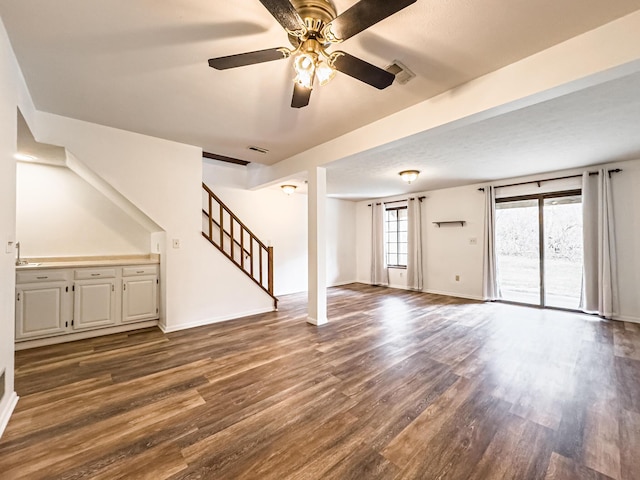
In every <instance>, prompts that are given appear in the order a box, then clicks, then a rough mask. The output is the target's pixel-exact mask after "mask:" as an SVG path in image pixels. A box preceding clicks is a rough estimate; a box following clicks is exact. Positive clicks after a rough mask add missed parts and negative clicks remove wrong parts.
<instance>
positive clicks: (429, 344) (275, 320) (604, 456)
mask: <svg viewBox="0 0 640 480" xmlns="http://www.w3.org/2000/svg"><path fill="white" fill-rule="evenodd" d="M305 312H306V298H305V296H304V295H293V296H288V297H283V298H282V299H281V302H280V311H279V312H275V313H269V314H264V315H258V316H254V317H251V318H246V319H240V320H236V321H231V322H225V323H221V324H216V325H212V326H207V327H202V328H197V329H192V330H187V331H182V332H177V333H171V334H167V335H165V334H163V333H162V332H160V331H159V330H157V329H148V330H144V331H140V332H136V333H130V334H120V335H112V336H108V337H101V338H96V339H91V340H83V341H79V342H74V343H68V344H64V345H58V346H51V347H44V348H39V349H33V350H28V351H23V352H18V353H17V355H16V363H17V374H16V375H17V378H16V389H17V392H18V394H19V395H20V397H21V399H20V402H19V403H18V407H17V409H16V412H15V414H14V416H13V418H12V419H11V421H10V423H9V426H8V428H7V430H6V432H5V434H4V436H3V438H2V439H1V440H0V478H2V479H4V480H14V479H22V478H26V479H44V478H47V479H89V478H90V479H108V480H115V479H120V478H126V479H143V478H148V479H153V480H159V479H172V480H177V479H260V480H267V479H278V480H282V479H304V480H311V479H358V480H360V479H465V480H467V479H475V480H480V479H516V480H520V479H547V480H552V479H553V480H564V479H594V480H595V479H616V480H637V479H640V325H635V324H630V323H622V322H606V321H600V320H599V319H597V318H593V317H589V316H585V315H579V314H574V313H567V312H558V311H544V310H538V309H532V308H523V307H516V306H509V305H503V304H483V303H477V302H471V301H463V300H459V299H453V298H449V297H442V296H436V295H429V294H420V293H414V292H408V291H399V290H391V289H384V288H378V287H370V286H365V285H360V284H354V285H349V286H346V287H340V288H332V289H330V291H329V317H330V323H329V324H328V325H325V326H323V327H321V328H317V327H313V326H311V325H308V324H306V323H305Z"/></svg>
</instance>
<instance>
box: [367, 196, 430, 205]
mask: <svg viewBox="0 0 640 480" xmlns="http://www.w3.org/2000/svg"><path fill="white" fill-rule="evenodd" d="M425 198H427V197H418V200H420V201H421V202H422V200H424V199H425ZM415 199H416V198H415V197H409V198H407V199H405V200H394V201H393V202H382V203H380V202H378V203H376V205H390V204H392V203H401V202H408V201H409V200H415ZM371 205H373V204H371V203H370V204H368V205H367V207H370V206H371Z"/></svg>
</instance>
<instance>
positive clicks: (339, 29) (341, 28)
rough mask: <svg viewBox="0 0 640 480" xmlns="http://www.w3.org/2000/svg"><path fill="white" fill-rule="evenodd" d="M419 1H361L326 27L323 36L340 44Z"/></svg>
mask: <svg viewBox="0 0 640 480" xmlns="http://www.w3.org/2000/svg"><path fill="white" fill-rule="evenodd" d="M416 1H417V0H360V1H359V2H358V3H356V4H355V5H354V6H353V7H351V8H350V9H348V10H346V11H345V12H343V13H342V14H341V15H338V17H336V18H334V19H333V21H332V22H330V23H329V24H328V25H326V26H325V27H324V29H323V30H322V35H323V36H324V37H325V38H326V39H327V40H329V41H330V42H332V43H339V42H342V41H344V40H346V39H347V38H351V37H353V36H354V35H356V34H358V33H360V32H361V31H363V30H366V29H367V28H369V27H370V26H372V25H375V24H376V23H378V22H379V21H381V20H384V19H385V18H387V17H390V16H391V15H393V14H394V13H397V12H399V11H400V10H402V9H403V8H406V7H408V6H409V5H411V4H412V3H416Z"/></svg>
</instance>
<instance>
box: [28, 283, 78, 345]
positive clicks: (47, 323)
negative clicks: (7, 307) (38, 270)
mask: <svg viewBox="0 0 640 480" xmlns="http://www.w3.org/2000/svg"><path fill="white" fill-rule="evenodd" d="M69 296H70V292H69V282H68V281H66V280H58V281H42V282H38V283H25V284H20V285H17V288H16V339H29V338H37V337H45V336H52V335H59V334H62V333H65V332H66V331H67V329H68V327H69V323H70V321H71V312H70V308H69Z"/></svg>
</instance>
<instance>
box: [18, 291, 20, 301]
mask: <svg viewBox="0 0 640 480" xmlns="http://www.w3.org/2000/svg"><path fill="white" fill-rule="evenodd" d="M18 301H20V292H18Z"/></svg>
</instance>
